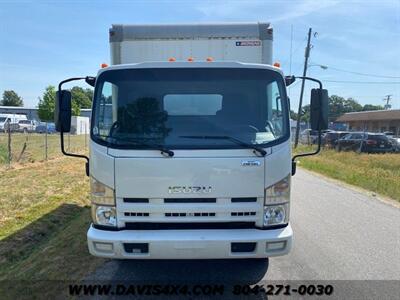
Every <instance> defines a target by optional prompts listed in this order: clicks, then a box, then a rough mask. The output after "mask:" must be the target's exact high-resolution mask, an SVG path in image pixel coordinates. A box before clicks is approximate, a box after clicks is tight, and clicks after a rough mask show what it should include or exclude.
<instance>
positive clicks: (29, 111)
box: [0, 106, 39, 120]
mask: <svg viewBox="0 0 400 300" xmlns="http://www.w3.org/2000/svg"><path fill="white" fill-rule="evenodd" d="M37 111H38V109H37V108H34V107H20V106H0V114H21V115H26V118H27V119H28V120H39V117H38V114H37Z"/></svg>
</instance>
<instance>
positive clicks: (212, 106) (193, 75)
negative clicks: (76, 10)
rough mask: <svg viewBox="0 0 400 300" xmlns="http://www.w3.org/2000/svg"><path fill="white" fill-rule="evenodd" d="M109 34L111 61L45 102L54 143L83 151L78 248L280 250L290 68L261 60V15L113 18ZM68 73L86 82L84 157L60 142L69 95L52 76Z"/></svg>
mask: <svg viewBox="0 0 400 300" xmlns="http://www.w3.org/2000/svg"><path fill="white" fill-rule="evenodd" d="M110 42H111V58H112V62H113V64H114V65H113V66H110V67H105V68H103V69H101V70H100V71H99V73H98V75H97V76H96V77H86V78H72V79H68V80H65V81H63V82H61V83H60V85H59V91H58V92H57V105H56V113H55V121H56V125H57V130H59V131H60V132H61V147H62V151H63V153H64V154H66V155H71V156H78V157H83V158H85V159H87V174H88V175H89V176H90V182H91V202H92V224H91V226H90V228H89V231H88V233H87V238H88V246H89V251H90V253H91V254H93V255H95V256H101V257H108V258H118V259H217V258H218V259H221V258H229V259H235V258H267V257H271V256H279V255H285V254H287V253H288V252H289V251H290V248H291V246H292V236H293V232H292V228H291V226H290V222H289V215H290V187H291V184H290V181H291V176H292V175H293V174H294V172H295V161H294V160H293V162H292V158H291V139H290V127H289V100H288V97H287V94H286V85H288V84H290V83H291V82H293V81H294V77H286V78H285V77H284V75H283V73H282V71H281V70H280V69H279V68H277V67H274V66H271V58H272V29H271V28H270V26H269V24H266V23H249V24H226V25H223V24H219V25H215V24H209V25H169V26H168V25H163V26H155V25H153V26H148V27H147V26H139V25H135V26H122V25H115V26H113V27H112V28H111V30H110ZM75 79H86V82H88V83H89V84H91V85H92V86H94V87H95V92H94V99H93V108H92V118H91V132H90V155H89V157H86V156H84V155H79V154H71V153H67V152H65V150H64V142H63V132H68V131H69V129H70V116H71V108H70V106H71V94H70V92H69V91H68V90H63V89H62V85H63V84H64V83H66V82H68V81H72V80H75ZM311 80H314V81H317V80H315V79H311ZM317 82H318V81H317ZM326 97H327V93H326V90H323V89H322V86H321V85H320V88H319V89H314V90H313V91H312V99H311V100H312V101H311V117H312V120H311V123H312V127H313V129H316V130H322V129H324V128H325V127H326V108H327V99H326ZM316 152H317V151H316ZM306 155H308V154H306Z"/></svg>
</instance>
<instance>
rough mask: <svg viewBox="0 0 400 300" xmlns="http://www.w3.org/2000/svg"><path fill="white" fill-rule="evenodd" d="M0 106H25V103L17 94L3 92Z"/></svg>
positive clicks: (11, 91) (10, 91)
mask: <svg viewBox="0 0 400 300" xmlns="http://www.w3.org/2000/svg"><path fill="white" fill-rule="evenodd" d="M0 104H1V105H4V106H24V101H23V100H22V98H21V97H20V96H18V94H17V93H16V92H14V91H13V90H9V91H4V92H3V98H2V99H1V101H0Z"/></svg>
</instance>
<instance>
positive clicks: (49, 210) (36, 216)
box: [0, 157, 104, 298]
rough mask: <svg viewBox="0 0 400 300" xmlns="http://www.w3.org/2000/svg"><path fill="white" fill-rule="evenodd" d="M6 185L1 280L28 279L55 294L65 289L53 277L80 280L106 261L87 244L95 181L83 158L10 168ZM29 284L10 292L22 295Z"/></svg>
mask: <svg viewBox="0 0 400 300" xmlns="http://www.w3.org/2000/svg"><path fill="white" fill-rule="evenodd" d="M0 186H1V187H2V189H1V191H0V281H1V280H8V281H10V280H12V283H13V284H14V283H15V282H17V283H18V282H23V281H24V280H28V281H29V282H31V283H34V288H35V290H36V291H38V290H39V291H45V295H47V296H53V295H57V293H59V290H57V285H55V284H54V283H53V284H49V282H48V280H58V282H59V281H60V280H79V279H82V278H84V277H85V276H86V275H87V274H89V273H90V272H92V271H93V270H94V269H95V268H96V267H97V266H99V265H100V264H102V263H104V260H103V259H99V258H95V257H93V256H90V255H89V253H88V250H87V244H86V231H87V229H88V226H89V223H90V209H89V200H88V186H89V183H88V178H87V177H86V176H85V174H84V162H83V161H82V160H79V159H73V158H66V157H63V158H59V159H54V160H51V161H48V162H43V163H33V164H28V165H26V166H25V167H24V168H18V169H10V170H7V171H4V172H3V174H2V176H1V177H0ZM43 280H45V281H43ZM59 283H60V282H59ZM2 288H3V292H4V285H3V287H1V286H0V298H2V297H1V289H2ZM23 290H24V289H16V288H13V289H11V290H7V292H8V294H10V293H11V294H12V296H16V298H20V297H22V296H23ZM41 296H42V298H43V296H44V295H43V294H42V295H41ZM28 298H29V297H28Z"/></svg>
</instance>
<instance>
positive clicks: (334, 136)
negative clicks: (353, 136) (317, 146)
mask: <svg viewBox="0 0 400 300" xmlns="http://www.w3.org/2000/svg"><path fill="white" fill-rule="evenodd" d="M348 133H349V132H348V131H328V132H326V133H325V134H324V135H323V137H322V144H323V145H324V146H325V147H327V148H335V146H336V143H337V140H338V139H340V138H342V137H343V136H345V135H346V134H348Z"/></svg>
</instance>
